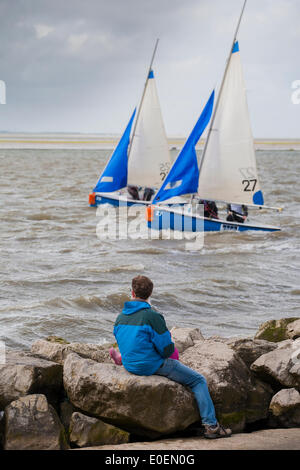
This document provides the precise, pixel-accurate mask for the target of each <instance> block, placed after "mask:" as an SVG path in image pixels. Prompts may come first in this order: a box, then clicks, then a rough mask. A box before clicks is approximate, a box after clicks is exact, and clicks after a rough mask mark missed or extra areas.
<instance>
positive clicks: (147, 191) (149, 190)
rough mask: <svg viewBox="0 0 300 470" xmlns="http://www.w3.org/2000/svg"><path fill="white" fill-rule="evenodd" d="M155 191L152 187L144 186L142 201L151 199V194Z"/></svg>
mask: <svg viewBox="0 0 300 470" xmlns="http://www.w3.org/2000/svg"><path fill="white" fill-rule="evenodd" d="M154 193H155V191H154V189H152V188H145V190H144V195H143V201H151V199H152V196H153V195H154Z"/></svg>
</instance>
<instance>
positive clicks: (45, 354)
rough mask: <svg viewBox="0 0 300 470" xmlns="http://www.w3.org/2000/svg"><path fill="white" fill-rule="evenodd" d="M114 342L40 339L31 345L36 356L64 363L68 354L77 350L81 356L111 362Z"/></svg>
mask: <svg viewBox="0 0 300 470" xmlns="http://www.w3.org/2000/svg"><path fill="white" fill-rule="evenodd" d="M111 346H112V344H110V343H106V344H103V345H98V344H89V343H67V342H61V341H53V340H51V341H49V339H38V340H37V341H35V342H34V343H33V344H32V346H31V353H32V354H34V355H35V356H39V357H42V358H44V359H48V360H50V361H54V362H57V363H58V364H63V363H64V361H65V359H66V357H67V355H68V354H70V353H72V352H76V353H77V354H79V355H80V356H81V357H85V358H89V359H93V360H94V361H97V362H104V363H111V358H110V355H109V349H110V348H111Z"/></svg>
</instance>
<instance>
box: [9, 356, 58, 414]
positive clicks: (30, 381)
mask: <svg viewBox="0 0 300 470" xmlns="http://www.w3.org/2000/svg"><path fill="white" fill-rule="evenodd" d="M62 372H63V369H62V366H61V365H59V364H56V363H55V362H51V361H47V360H45V359H40V358H36V357H34V356H32V355H31V354H29V353H24V352H13V351H7V353H6V363H5V364H2V365H0V409H2V410H3V409H4V408H5V406H6V405H8V404H9V403H10V402H11V401H13V400H16V399H18V398H20V397H22V396H24V395H28V394H33V393H42V394H45V395H46V396H47V398H48V400H49V402H50V403H52V404H56V403H57V401H58V399H59V394H60V391H61V388H62Z"/></svg>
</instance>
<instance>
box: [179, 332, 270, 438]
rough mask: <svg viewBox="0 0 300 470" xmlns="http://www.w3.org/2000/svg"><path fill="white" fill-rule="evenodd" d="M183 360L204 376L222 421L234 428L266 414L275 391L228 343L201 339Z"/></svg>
mask: <svg viewBox="0 0 300 470" xmlns="http://www.w3.org/2000/svg"><path fill="white" fill-rule="evenodd" d="M181 361H182V362H183V363H184V364H185V365H187V366H189V367H191V368H192V369H194V370H197V371H198V372H199V373H200V374H202V375H204V377H205V378H206V380H207V383H208V387H209V390H210V393H211V397H212V400H213V402H214V405H215V408H216V413H217V417H218V419H219V421H220V422H221V423H222V424H224V425H226V426H229V427H231V429H232V430H233V431H235V432H238V431H242V430H243V429H244V428H245V425H246V423H248V422H253V421H256V420H260V419H262V418H264V417H265V416H266V415H267V412H268V406H269V403H270V400H271V396H272V390H271V389H270V387H265V386H263V385H262V384H261V383H258V382H256V381H253V379H252V377H251V373H250V370H249V369H248V367H247V366H246V364H245V363H244V362H243V360H242V359H241V358H240V356H239V354H238V353H236V352H235V351H234V350H233V349H232V348H231V347H229V346H228V345H227V344H226V343H224V342H222V341H215V340H211V339H210V340H205V341H199V342H198V343H196V344H195V345H194V346H193V347H190V348H188V349H187V350H186V351H185V352H184V353H183V354H182V355H181Z"/></svg>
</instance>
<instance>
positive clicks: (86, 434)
mask: <svg viewBox="0 0 300 470" xmlns="http://www.w3.org/2000/svg"><path fill="white" fill-rule="evenodd" d="M129 436H130V434H129V433H128V432H126V431H123V430H122V429H119V428H117V427H115V426H112V425H111V424H107V423H104V421H101V420H100V419H97V418H92V417H90V416H85V415H84V414H82V413H78V412H76V413H73V414H72V418H71V422H70V442H71V443H72V444H74V445H76V446H78V447H88V446H90V447H92V446H101V445H105V444H115V445H118V444H125V443H127V442H129Z"/></svg>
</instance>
